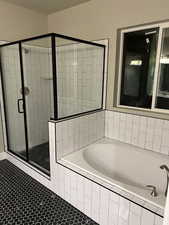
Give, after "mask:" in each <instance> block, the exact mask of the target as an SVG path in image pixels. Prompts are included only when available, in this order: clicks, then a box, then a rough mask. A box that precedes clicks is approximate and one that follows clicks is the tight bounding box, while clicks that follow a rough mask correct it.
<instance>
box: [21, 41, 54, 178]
mask: <svg viewBox="0 0 169 225" xmlns="http://www.w3.org/2000/svg"><path fill="white" fill-rule="evenodd" d="M22 56H23V72H24V86H25V90H26V91H25V102H26V113H27V128H28V146H29V148H28V154H29V163H31V164H32V165H34V166H36V167H38V169H40V170H42V171H43V172H45V173H47V174H49V171H50V162H49V134H48V121H49V120H50V118H51V117H53V73H52V55H51V37H45V38H39V39H35V40H30V41H25V42H23V43H22Z"/></svg>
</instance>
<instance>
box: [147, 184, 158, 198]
mask: <svg viewBox="0 0 169 225" xmlns="http://www.w3.org/2000/svg"><path fill="white" fill-rule="evenodd" d="M146 187H148V188H149V189H150V190H151V195H152V196H153V197H157V196H158V194H157V189H156V186H154V185H146Z"/></svg>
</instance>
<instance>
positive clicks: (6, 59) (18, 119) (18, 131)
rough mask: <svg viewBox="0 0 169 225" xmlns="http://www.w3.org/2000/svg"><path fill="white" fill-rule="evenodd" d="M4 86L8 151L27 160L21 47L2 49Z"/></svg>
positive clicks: (13, 46) (12, 46)
mask: <svg viewBox="0 0 169 225" xmlns="http://www.w3.org/2000/svg"><path fill="white" fill-rule="evenodd" d="M1 69H2V86H3V90H4V107H5V117H6V130H7V138H8V150H9V151H11V152H13V153H15V154H17V155H19V156H20V157H22V158H24V159H26V138H25V137H26V136H25V121H24V113H25V112H24V108H23V96H22V81H21V70H20V55H19V45H18V44H15V45H11V46H6V47H2V48H1Z"/></svg>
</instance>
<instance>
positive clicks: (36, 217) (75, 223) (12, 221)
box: [0, 160, 97, 225]
mask: <svg viewBox="0 0 169 225" xmlns="http://www.w3.org/2000/svg"><path fill="white" fill-rule="evenodd" d="M31 224H32V225H83V224H86V225H97V223H95V222H94V221H92V220H91V219H90V218H88V217H87V216H85V215H84V214H83V213H82V212H80V211H79V210H78V209H76V208H74V207H73V206H72V205H70V204H69V203H68V202H66V201H65V200H63V199H62V198H60V197H59V196H57V195H56V194H54V193H53V192H52V191H50V190H48V189H47V188H46V187H44V186H43V185H42V184H40V183H39V182H37V181H36V180H34V179H33V178H31V177H30V176H28V175H27V174H25V173H24V172H23V171H21V170H20V169H19V168H17V167H16V166H14V165H13V164H11V163H10V162H9V161H7V160H3V161H0V225H31Z"/></svg>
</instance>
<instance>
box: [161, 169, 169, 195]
mask: <svg viewBox="0 0 169 225" xmlns="http://www.w3.org/2000/svg"><path fill="white" fill-rule="evenodd" d="M160 169H162V170H165V171H166V173H167V185H166V189H165V196H166V197H167V192H168V183H169V168H168V166H167V165H161V166H160Z"/></svg>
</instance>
